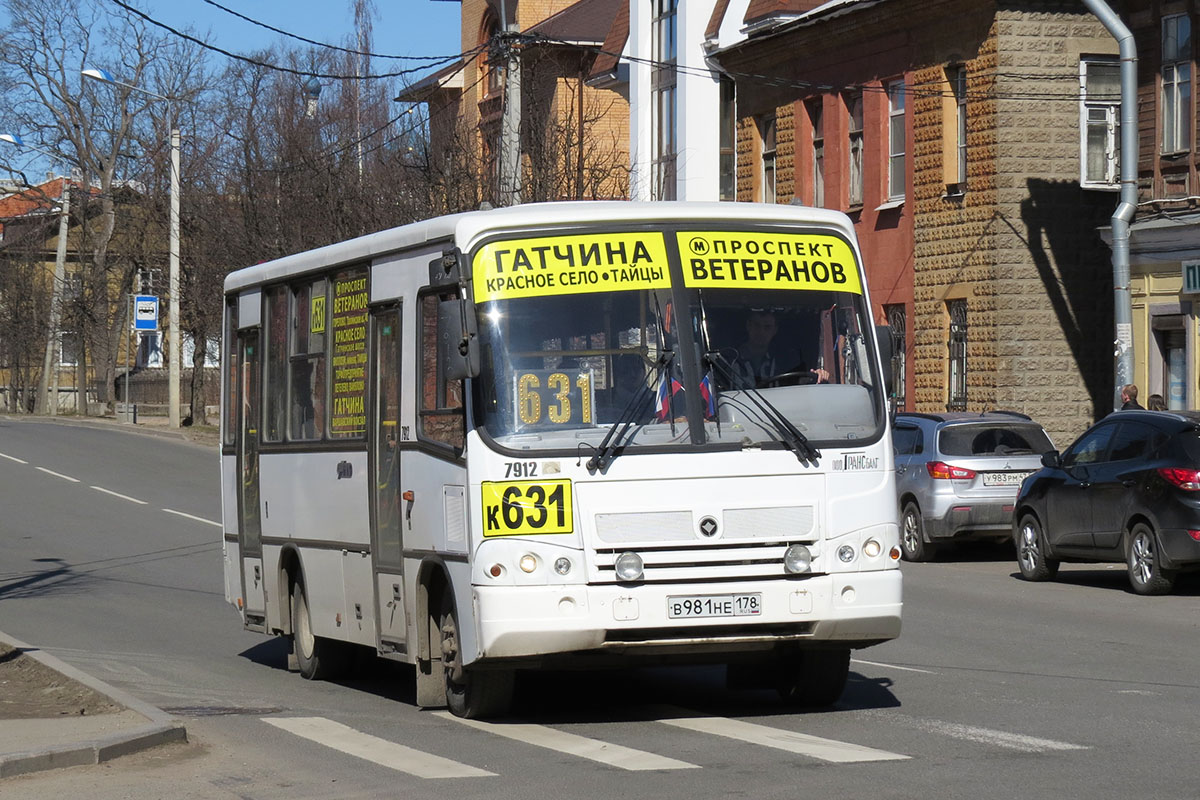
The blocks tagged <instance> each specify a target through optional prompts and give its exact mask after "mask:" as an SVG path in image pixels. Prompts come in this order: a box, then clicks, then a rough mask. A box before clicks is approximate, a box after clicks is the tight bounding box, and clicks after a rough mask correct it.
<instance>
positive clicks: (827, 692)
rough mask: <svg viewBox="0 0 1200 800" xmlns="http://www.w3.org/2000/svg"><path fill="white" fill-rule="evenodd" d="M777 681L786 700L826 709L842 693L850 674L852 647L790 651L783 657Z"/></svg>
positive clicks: (805, 706)
mask: <svg viewBox="0 0 1200 800" xmlns="http://www.w3.org/2000/svg"><path fill="white" fill-rule="evenodd" d="M779 666H780V672H779V680H778V683H777V686H776V688H777V690H778V691H779V696H780V697H781V698H782V699H783V701H784V703H786V704H788V705H791V706H799V707H801V708H825V707H827V706H831V705H833V704H834V703H836V702H837V701H838V698H840V697H841V696H842V692H843V691H844V690H845V688H846V679H847V678H848V677H849V675H850V648H848V647H843V648H837V649H833V650H789V651H787V652H786V653H784V654H782V655H781V657H780V665H779Z"/></svg>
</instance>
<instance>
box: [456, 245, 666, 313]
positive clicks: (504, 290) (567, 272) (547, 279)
mask: <svg viewBox="0 0 1200 800" xmlns="http://www.w3.org/2000/svg"><path fill="white" fill-rule="evenodd" d="M472 269H473V274H474V278H475V302H477V303H485V302H487V301H489V300H510V299H513V298H517V297H544V296H547V295H558V294H584V293H587V292H612V291H622V290H627V289H665V288H667V287H668V286H670V282H671V279H670V275H669V274H668V270H667V248H666V244H665V242H664V239H663V235H662V234H661V233H649V232H646V233H589V234H580V235H575V236H545V237H539V238H535V239H508V240H505V241H498V242H490V243H489V244H485V245H484V246H483V247H481V248H479V250H478V252H476V253H475V260H474V263H473V264H472Z"/></svg>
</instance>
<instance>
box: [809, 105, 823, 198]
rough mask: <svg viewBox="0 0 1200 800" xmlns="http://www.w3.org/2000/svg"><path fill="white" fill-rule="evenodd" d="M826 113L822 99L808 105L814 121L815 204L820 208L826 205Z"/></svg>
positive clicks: (810, 115) (813, 173)
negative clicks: (822, 105) (822, 106)
mask: <svg viewBox="0 0 1200 800" xmlns="http://www.w3.org/2000/svg"><path fill="white" fill-rule="evenodd" d="M824 117H825V114H824V112H823V110H822V108H821V101H820V100H816V101H815V102H812V103H810V104H809V106H808V118H809V120H810V121H811V123H812V164H813V171H812V180H813V191H812V195H813V205H814V206H816V207H818V208H820V207H821V206H824V205H825V120H824Z"/></svg>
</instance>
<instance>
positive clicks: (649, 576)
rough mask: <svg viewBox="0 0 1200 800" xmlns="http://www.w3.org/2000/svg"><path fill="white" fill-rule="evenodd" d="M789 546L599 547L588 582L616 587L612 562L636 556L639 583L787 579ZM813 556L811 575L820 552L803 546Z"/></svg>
mask: <svg viewBox="0 0 1200 800" xmlns="http://www.w3.org/2000/svg"><path fill="white" fill-rule="evenodd" d="M789 544H792V542H746V541H740V542H720V543H717V544H699V543H697V544H694V545H689V546H685V547H679V546H675V547H664V546H658V547H653V546H652V547H630V548H616V547H601V548H596V549H594V550H593V551H592V563H591V567H590V570H589V572H590V574H589V576H588V577H589V582H590V583H598V584H607V583H620V581H619V580H618V578H617V574H616V566H615V564H616V560H617V557H618V556H619V555H621V553H624V552H627V551H630V552H634V553H637V554H638V556H640V557H641V559H642V564H643V565H644V575H643V578H642V580H641V581H640V582H641V583H677V582H686V581H714V580H718V581H719V580H738V579H761V578H784V577H793V576H789V575H788V574H787V573H786V572H784V569H783V554H784V552H785V551H786V550H787V548H788V545H789ZM804 544H805V545H807V547H808V548H809V550H810V551H811V552H812V554H813V560H812V568H813V572H818V571H819V566H820V548H819V546H818V545H817V544H816V543H813V542H804Z"/></svg>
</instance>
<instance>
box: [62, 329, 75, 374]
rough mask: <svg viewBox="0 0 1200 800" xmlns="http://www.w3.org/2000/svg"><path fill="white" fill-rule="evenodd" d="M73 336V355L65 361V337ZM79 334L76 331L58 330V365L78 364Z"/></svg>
mask: <svg viewBox="0 0 1200 800" xmlns="http://www.w3.org/2000/svg"><path fill="white" fill-rule="evenodd" d="M68 337H74V339H75V356H74V357H73V358H72V359H71V360H70V361H67V338H68ZM78 359H79V334H78V333H77V332H76V331H59V332H58V366H60V367H77V366H79V360H78Z"/></svg>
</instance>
